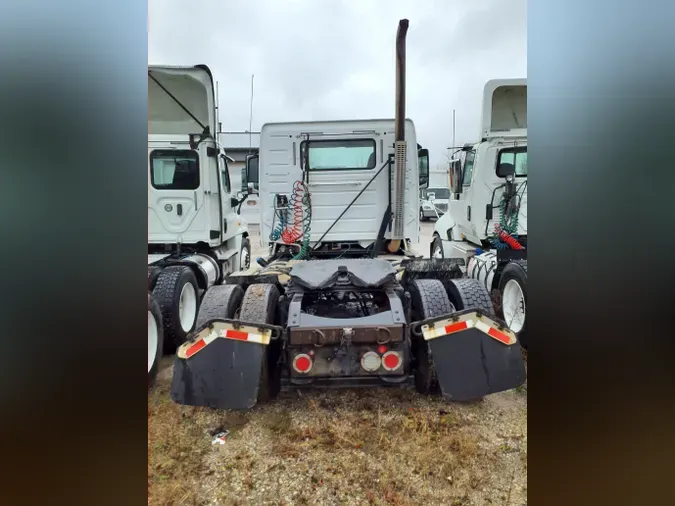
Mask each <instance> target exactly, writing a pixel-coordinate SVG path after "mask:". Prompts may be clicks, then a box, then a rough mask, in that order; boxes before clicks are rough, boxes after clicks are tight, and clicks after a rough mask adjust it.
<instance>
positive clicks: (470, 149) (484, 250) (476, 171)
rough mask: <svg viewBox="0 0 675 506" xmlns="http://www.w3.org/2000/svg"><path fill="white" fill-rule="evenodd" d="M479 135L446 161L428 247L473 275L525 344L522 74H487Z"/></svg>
mask: <svg viewBox="0 0 675 506" xmlns="http://www.w3.org/2000/svg"><path fill="white" fill-rule="evenodd" d="M479 139H480V140H479V141H478V142H475V143H471V144H466V145H465V146H464V147H463V148H462V149H461V153H462V156H461V160H460V161H457V162H453V163H452V164H451V167H450V179H451V181H450V186H451V192H452V196H451V199H450V202H449V205H448V212H447V213H446V214H444V215H443V216H442V217H441V218H440V219H439V220H438V221H437V222H436V224H435V227H434V235H433V240H432V243H431V246H430V255H431V257H432V258H438V259H451V260H455V261H457V265H459V268H460V269H461V270H462V271H463V272H464V274H465V276H466V277H467V278H470V279H475V280H477V281H478V282H479V283H481V284H482V285H483V286H484V287H485V289H486V290H487V291H488V292H489V293H490V294H491V296H492V298H493V302H494V303H495V305H496V307H497V308H498V311H499V314H500V315H501V316H502V317H503V318H504V320H505V322H506V324H507V325H508V327H509V328H510V329H511V330H512V331H513V332H515V333H516V334H517V335H518V339H519V341H520V343H521V345H522V346H523V347H524V348H527V346H528V335H527V327H526V320H525V313H526V308H527V175H528V172H527V81H526V79H494V80H491V81H488V82H487V84H486V85H485V88H484V92H483V112H482V127H481V132H480V137H479Z"/></svg>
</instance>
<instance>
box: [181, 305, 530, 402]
mask: <svg viewBox="0 0 675 506" xmlns="http://www.w3.org/2000/svg"><path fill="white" fill-rule="evenodd" d="M410 331H411V332H412V336H411V337H412V339H417V340H420V339H421V340H423V341H425V342H426V344H427V345H428V346H429V350H430V351H431V356H432V357H433V365H434V369H435V371H436V376H437V379H438V383H439V385H440V388H441V392H442V394H443V396H444V397H446V398H448V399H451V400H456V401H468V400H474V399H479V398H481V397H484V396H486V395H489V394H493V393H497V392H501V391H505V390H510V389H512V388H516V387H518V386H520V385H522V384H523V383H524V382H525V365H524V361H523V356H522V353H521V350H520V345H519V343H518V339H517V337H516V335H515V334H513V333H512V332H511V331H509V330H508V329H507V328H506V324H505V323H504V322H503V321H501V320H499V319H496V318H494V317H491V316H490V317H488V316H486V315H483V314H481V313H480V312H477V311H475V310H472V309H469V310H465V311H459V312H455V313H451V314H448V315H441V316H437V317H434V318H430V319H427V320H424V321H421V322H414V323H412V324H411V325H410ZM281 333H282V329H281V328H280V327H276V326H272V325H262V324H256V323H242V322H238V321H236V320H212V321H210V322H208V323H206V324H205V325H204V326H202V327H201V328H200V329H198V330H197V331H195V332H194V333H192V335H191V339H190V340H189V341H188V342H187V343H185V344H184V345H183V346H181V348H179V350H178V351H177V353H176V358H175V366H174V375H173V382H172V388H171V398H172V399H173V401H174V402H176V403H178V404H186V405H192V406H207V407H212V408H221V409H248V408H252V407H253V406H254V405H255V404H256V401H257V398H258V387H259V381H260V377H261V371H262V364H263V360H265V359H266V357H267V353H266V347H267V346H269V345H270V344H272V342H273V341H274V340H275V339H279V338H281ZM408 342H409V341H408V340H406V341H402V342H401V341H399V342H396V343H394V342H389V343H387V344H386V350H384V349H382V350H381V351H380V349H379V348H381V347H383V346H385V345H378V344H365V343H364V344H360V343H359V344H356V343H351V344H348V345H346V347H345V348H344V350H343V351H341V352H338V351H337V350H338V348H340V349H342V348H343V347H342V346H341V345H338V346H336V345H335V344H331V345H326V346H320V347H318V348H317V347H315V346H312V345H310V346H300V347H296V346H293V347H291V349H289V350H287V353H286V355H285V358H286V360H285V361H284V362H283V363H278V364H277V365H276V367H282V368H283V370H282V371H281V372H282V377H281V380H282V385H281V386H282V389H285V390H289V389H298V388H299V389H303V388H353V387H379V386H390V387H405V386H408V385H410V383H411V378H412V375H413V374H414V367H415V364H414V361H413V360H412V356H411V353H410V349H409V347H408ZM366 352H368V353H370V354H371V355H373V354H375V353H378V354H380V359H381V360H382V362H381V363H382V364H383V365H382V368H380V366H377V364H378V363H379V362H377V360H379V359H377V358H375V364H376V366H375V368H374V369H373V368H370V369H369V370H370V371H371V372H370V373H368V372H366V370H365V369H362V368H361V364H365V363H366V362H364V360H365V358H364V357H365V354H366ZM388 353H391V354H394V355H398V365H396V361H395V362H394V365H391V363H389V369H388V370H385V368H384V364H385V363H387V362H386V360H385V359H386V357H385V355H386V354H388ZM300 355H303V357H304V358H303V360H304V361H305V367H304V370H305V371H308V374H298V373H299V372H300V370H302V369H301V368H300V367H298V368H296V369H295V370H294V368H295V367H296V365H297V363H296V362H295V361H294V358H295V359H297V358H298V357H299V356H300ZM338 355H339V356H338ZM289 362H292V364H293V365H291V364H290V363H289ZM319 362H321V363H319ZM307 364H309V366H310V368H309V370H308V369H307ZM363 367H364V368H365V367H366V366H365V365H363ZM312 370H314V371H315V372H318V373H319V374H310V373H309V372H311V371H312Z"/></svg>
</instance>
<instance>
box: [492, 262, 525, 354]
mask: <svg viewBox="0 0 675 506" xmlns="http://www.w3.org/2000/svg"><path fill="white" fill-rule="evenodd" d="M499 294H500V295H501V305H502V313H503V315H504V321H505V322H506V325H508V327H509V328H510V329H511V330H512V331H513V332H514V333H515V334H516V335H517V336H518V341H520V346H521V347H523V348H524V349H527V345H528V342H527V319H526V309H527V261H526V260H515V261H512V262H509V263H508V264H506V267H504V270H503V271H502V274H501V277H500V278H499Z"/></svg>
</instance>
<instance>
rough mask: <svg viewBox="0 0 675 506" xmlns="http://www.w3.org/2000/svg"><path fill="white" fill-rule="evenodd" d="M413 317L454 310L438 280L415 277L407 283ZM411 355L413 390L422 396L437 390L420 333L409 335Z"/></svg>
mask: <svg viewBox="0 0 675 506" xmlns="http://www.w3.org/2000/svg"><path fill="white" fill-rule="evenodd" d="M410 296H411V299H412V300H411V302H412V320H413V321H420V320H425V319H426V318H431V317H433V316H441V315H444V314H448V313H453V312H454V311H455V307H454V306H453V305H452V303H451V302H450V300H449V298H448V294H447V292H446V291H445V288H444V287H443V283H441V282H440V281H439V280H437V279H416V280H415V281H413V282H412V283H411V284H410ZM412 354H413V357H414V358H415V362H416V365H415V370H414V377H415V389H416V390H417V391H418V392H419V393H421V394H424V395H429V394H434V393H438V392H439V391H440V388H439V386H438V380H437V379H436V370H435V367H434V362H433V357H432V356H431V350H430V348H429V343H427V342H426V341H425V340H424V338H423V337H422V336H412Z"/></svg>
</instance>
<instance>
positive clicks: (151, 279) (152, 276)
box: [148, 265, 162, 291]
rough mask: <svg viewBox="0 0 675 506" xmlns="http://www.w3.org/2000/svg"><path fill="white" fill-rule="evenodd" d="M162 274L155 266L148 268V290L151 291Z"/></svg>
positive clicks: (159, 268) (160, 269)
mask: <svg viewBox="0 0 675 506" xmlns="http://www.w3.org/2000/svg"><path fill="white" fill-rule="evenodd" d="M161 272H162V268H161V267H159V266H157V265H151V266H148V290H150V291H152V290H153V289H154V288H155V284H156V283H157V278H158V277H159V275H160V273H161Z"/></svg>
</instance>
